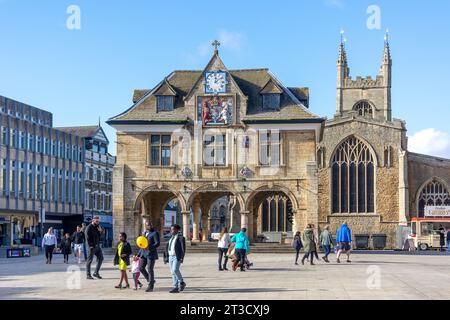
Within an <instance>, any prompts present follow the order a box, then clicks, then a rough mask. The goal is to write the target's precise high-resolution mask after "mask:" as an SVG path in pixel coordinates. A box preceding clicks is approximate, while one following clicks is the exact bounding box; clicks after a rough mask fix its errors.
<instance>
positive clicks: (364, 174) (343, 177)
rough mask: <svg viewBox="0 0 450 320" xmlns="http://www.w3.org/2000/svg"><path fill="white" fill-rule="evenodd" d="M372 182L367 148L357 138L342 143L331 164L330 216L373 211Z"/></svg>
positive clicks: (370, 155) (371, 161)
mask: <svg viewBox="0 0 450 320" xmlns="http://www.w3.org/2000/svg"><path fill="white" fill-rule="evenodd" d="M374 180H375V165H374V157H373V155H372V152H371V151H370V149H369V147H368V146H367V145H366V144H365V143H364V142H362V141H361V140H359V139H358V138H356V137H350V138H348V139H346V140H345V141H344V142H342V143H341V144H340V145H339V147H338V148H337V149H336V151H335V153H334V155H333V158H332V162H331V181H332V191H331V192H332V210H333V213H368V212H374Z"/></svg>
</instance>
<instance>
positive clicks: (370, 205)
mask: <svg viewBox="0 0 450 320" xmlns="http://www.w3.org/2000/svg"><path fill="white" fill-rule="evenodd" d="M373 177H374V172H373V164H372V163H369V164H368V165H367V212H374V211H375V210H374V201H373V200H374V197H373V192H374V181H373Z"/></svg>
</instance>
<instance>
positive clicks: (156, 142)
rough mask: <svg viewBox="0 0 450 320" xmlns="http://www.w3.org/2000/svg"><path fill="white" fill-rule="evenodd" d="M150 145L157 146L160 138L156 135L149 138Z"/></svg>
mask: <svg viewBox="0 0 450 320" xmlns="http://www.w3.org/2000/svg"><path fill="white" fill-rule="evenodd" d="M150 140H151V144H159V143H160V142H161V136H160V135H159V134H158V135H153V134H152V136H151V139H150Z"/></svg>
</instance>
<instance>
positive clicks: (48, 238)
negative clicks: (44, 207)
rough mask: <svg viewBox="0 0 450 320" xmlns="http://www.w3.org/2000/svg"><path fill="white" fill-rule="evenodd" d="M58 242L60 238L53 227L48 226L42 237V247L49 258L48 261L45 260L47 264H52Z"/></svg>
mask: <svg viewBox="0 0 450 320" xmlns="http://www.w3.org/2000/svg"><path fill="white" fill-rule="evenodd" d="M57 243H58V240H57V239H56V236H55V234H54V233H53V228H52V227H50V228H48V230H47V233H46V234H45V235H44V237H43V238H42V249H44V251H45V258H46V259H47V261H46V262H45V263H46V264H52V258H53V250H55V246H56V245H57Z"/></svg>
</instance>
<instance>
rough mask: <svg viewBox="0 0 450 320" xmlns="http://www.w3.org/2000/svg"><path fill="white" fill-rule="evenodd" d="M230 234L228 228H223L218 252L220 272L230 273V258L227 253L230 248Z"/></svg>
mask: <svg viewBox="0 0 450 320" xmlns="http://www.w3.org/2000/svg"><path fill="white" fill-rule="evenodd" d="M230 242H231V239H230V234H229V233H228V228H227V227H223V228H222V231H221V232H220V234H219V242H218V244H217V250H218V252H219V261H218V262H219V271H223V270H225V271H228V269H227V262H228V256H227V251H228V248H229V247H230ZM222 257H223V259H224V260H223V265H222Z"/></svg>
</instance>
